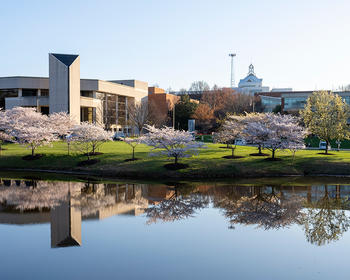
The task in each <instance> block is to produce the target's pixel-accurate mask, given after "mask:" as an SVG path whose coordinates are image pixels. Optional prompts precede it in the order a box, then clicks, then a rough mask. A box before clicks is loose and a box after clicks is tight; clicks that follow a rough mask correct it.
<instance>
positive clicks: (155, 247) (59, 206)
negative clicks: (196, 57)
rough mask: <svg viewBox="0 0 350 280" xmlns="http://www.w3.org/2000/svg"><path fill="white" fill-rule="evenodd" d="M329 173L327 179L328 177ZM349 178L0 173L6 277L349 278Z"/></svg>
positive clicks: (1, 267)
mask: <svg viewBox="0 0 350 280" xmlns="http://www.w3.org/2000/svg"><path fill="white" fill-rule="evenodd" d="M326 181H327V182H326ZM349 195H350V181H349V182H348V184H347V183H346V182H345V183H344V182H342V183H332V182H329V180H326V179H325V181H324V182H323V181H322V179H318V180H317V181H312V180H311V181H310V180H308V181H307V182H306V183H303V182H295V183H293V180H292V179H291V181H288V180H287V181H286V180H284V182H282V183H281V182H277V183H276V182H273V183H270V182H266V183H264V182H263V181H260V182H259V181H258V183H257V182H256V181H255V182H249V181H248V182H244V183H239V182H202V183H201V182H196V183H167V184H148V183H147V184H142V183H125V182H107V181H106V182H102V181H99V182H96V181H84V180H78V181H57V180H56V181H49V180H46V181H45V180H37V179H36V180H34V179H29V178H27V179H23V178H20V177H18V178H13V176H12V177H10V176H6V175H3V176H2V178H1V179H0V248H1V260H0V279H268V280H271V279H318V280H319V279H334V280H335V279H349V277H350V276H349V275H350V266H349V263H350V231H348V229H349V226H350V215H349V209H350V199H349Z"/></svg>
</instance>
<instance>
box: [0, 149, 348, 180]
mask: <svg viewBox="0 0 350 280" xmlns="http://www.w3.org/2000/svg"><path fill="white" fill-rule="evenodd" d="M222 146H224V145H220V144H207V147H208V148H207V149H203V150H202V151H201V152H200V154H199V155H198V156H194V157H192V158H186V159H181V160H180V162H182V163H186V164H188V165H189V168H187V169H182V170H178V171H170V170H167V169H165V168H164V167H163V166H164V164H166V163H169V162H170V160H168V159H167V158H165V157H150V156H149V155H148V153H149V150H150V148H149V147H147V146H145V145H139V146H137V148H136V152H135V156H136V158H139V159H140V160H137V161H134V162H125V161H124V160H125V159H128V158H130V157H131V151H132V150H131V147H130V146H129V145H127V144H126V143H124V142H108V143H105V144H104V145H102V147H101V148H100V152H102V153H103V154H102V155H99V156H95V158H98V159H99V160H100V162H99V163H97V164H95V165H92V166H86V167H78V166H77V164H78V163H79V162H80V161H82V160H86V156H83V155H81V154H78V153H77V152H74V151H72V153H71V155H70V156H68V155H67V146H66V144H65V143H62V142H59V143H54V144H53V146H52V147H40V148H38V150H37V151H36V152H37V153H42V154H45V156H44V157H42V158H41V159H38V160H34V161H25V160H23V159H22V157H23V156H24V155H27V154H30V150H28V149H26V148H24V147H22V146H20V145H17V144H8V145H5V146H4V148H6V149H7V150H4V151H2V156H1V157H0V169H1V170H10V169H16V170H17V169H31V170H58V171H73V172H84V173H88V174H91V175H98V176H106V177H120V178H134V179H136V178H139V179H146V178H148V179H168V178H169V179H170V178H174V179H180V178H186V179H209V178H235V177H241V178H242V177H265V176H281V175H318V174H327V175H350V152H349V151H341V152H336V151H331V153H332V154H333V155H329V156H325V155H320V154H318V153H320V151H319V150H304V151H299V152H297V153H296V156H295V159H294V160H293V157H292V154H291V153H290V152H289V151H278V152H277V157H279V158H281V159H282V160H281V161H273V162H271V161H266V160H264V159H265V158H266V157H253V156H250V155H249V154H250V153H255V152H256V151H257V149H256V148H255V147H244V146H239V147H237V149H236V152H235V154H236V155H239V156H243V158H240V159H223V158H222V157H223V156H225V155H230V153H231V151H230V150H227V149H222V148H220V147H222ZM264 152H266V153H269V152H268V151H266V150H265V151H264Z"/></svg>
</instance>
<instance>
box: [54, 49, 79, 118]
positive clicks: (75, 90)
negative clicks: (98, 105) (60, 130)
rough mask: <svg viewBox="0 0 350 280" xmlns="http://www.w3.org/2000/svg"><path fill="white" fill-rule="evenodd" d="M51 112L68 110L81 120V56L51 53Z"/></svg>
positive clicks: (72, 115) (73, 116) (72, 116)
mask: <svg viewBox="0 0 350 280" xmlns="http://www.w3.org/2000/svg"><path fill="white" fill-rule="evenodd" d="M49 81H50V91H49V94H50V103H49V106H50V114H51V113H55V112H67V113H68V114H69V115H70V116H71V118H72V119H74V120H76V121H77V122H80V57H79V55H72V54H57V53H50V54H49Z"/></svg>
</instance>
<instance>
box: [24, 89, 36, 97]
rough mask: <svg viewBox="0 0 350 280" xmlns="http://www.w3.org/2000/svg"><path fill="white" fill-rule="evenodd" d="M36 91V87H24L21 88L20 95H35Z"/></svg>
mask: <svg viewBox="0 0 350 280" xmlns="http://www.w3.org/2000/svg"><path fill="white" fill-rule="evenodd" d="M37 92H38V90H37V89H31V88H24V89H22V96H36V95H37Z"/></svg>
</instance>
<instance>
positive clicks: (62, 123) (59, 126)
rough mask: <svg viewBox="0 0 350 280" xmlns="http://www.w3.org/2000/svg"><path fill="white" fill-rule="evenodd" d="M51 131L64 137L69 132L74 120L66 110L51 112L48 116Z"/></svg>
mask: <svg viewBox="0 0 350 280" xmlns="http://www.w3.org/2000/svg"><path fill="white" fill-rule="evenodd" d="M49 119H50V122H51V124H52V126H53V131H54V133H56V134H57V135H58V136H61V137H64V136H67V135H68V134H70V132H71V130H72V129H73V127H74V126H75V125H76V122H75V121H73V120H72V119H71V117H70V116H69V115H68V114H67V113H66V112H59V113H52V114H50V116H49Z"/></svg>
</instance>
